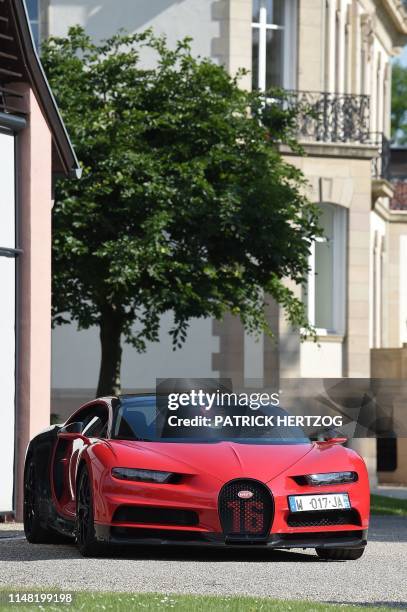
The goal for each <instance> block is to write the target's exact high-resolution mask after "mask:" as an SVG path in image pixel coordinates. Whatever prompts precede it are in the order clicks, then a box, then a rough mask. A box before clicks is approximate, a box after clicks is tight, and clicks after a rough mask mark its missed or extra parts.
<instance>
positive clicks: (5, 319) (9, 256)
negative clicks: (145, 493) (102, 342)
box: [0, 126, 17, 514]
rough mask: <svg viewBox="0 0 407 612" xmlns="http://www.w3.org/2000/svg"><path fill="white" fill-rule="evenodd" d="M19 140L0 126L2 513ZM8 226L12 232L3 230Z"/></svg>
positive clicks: (8, 494)
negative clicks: (16, 158) (16, 152)
mask: <svg viewBox="0 0 407 612" xmlns="http://www.w3.org/2000/svg"><path fill="white" fill-rule="evenodd" d="M15 151H16V139H15V134H14V133H13V132H12V131H10V130H8V129H3V127H1V126H0V158H1V161H2V163H1V166H0V199H1V198H3V199H2V206H1V207H0V215H1V218H0V223H1V222H3V228H2V229H3V232H2V235H1V236H0V280H1V283H2V292H3V296H2V300H1V304H0V313H1V316H0V318H1V321H0V332H1V333H0V337H1V346H0V381H1V388H2V433H3V437H4V443H2V445H1V448H0V483H1V486H0V514H3V513H8V512H12V511H13V510H14V459H15V427H16V415H15V394H16V363H17V356H16V348H17V341H16V332H15V326H16V289H17V279H16V259H15V257H16V255H17V249H16V248H15V237H16V236H15V230H16V189H15V184H16V168H15ZM5 225H7V226H8V230H9V231H4V229H5Z"/></svg>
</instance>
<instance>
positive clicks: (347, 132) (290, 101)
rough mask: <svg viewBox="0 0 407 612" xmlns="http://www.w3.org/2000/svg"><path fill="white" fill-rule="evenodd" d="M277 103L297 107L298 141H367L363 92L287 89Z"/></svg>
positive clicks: (358, 142) (366, 120)
mask: <svg viewBox="0 0 407 612" xmlns="http://www.w3.org/2000/svg"><path fill="white" fill-rule="evenodd" d="M277 99H278V97H276V98H275V99H274V100H277ZM281 103H282V105H283V106H284V107H285V108H290V107H291V108H296V109H297V111H298V115H297V123H298V131H297V138H298V140H299V141H301V142H317V143H335V144H336V143H349V144H371V143H370V142H369V122H370V117H369V104H370V97H369V96H367V95H354V94H338V93H331V92H324V91H322V92H321V91H295V90H288V91H285V92H284V94H282V96H281Z"/></svg>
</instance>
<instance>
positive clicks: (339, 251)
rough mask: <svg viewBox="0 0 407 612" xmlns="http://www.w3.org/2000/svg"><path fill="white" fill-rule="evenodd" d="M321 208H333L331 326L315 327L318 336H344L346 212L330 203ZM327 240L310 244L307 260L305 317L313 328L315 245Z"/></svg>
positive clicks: (320, 239)
mask: <svg viewBox="0 0 407 612" xmlns="http://www.w3.org/2000/svg"><path fill="white" fill-rule="evenodd" d="M322 205H323V206H330V207H332V208H333V211H334V216H333V236H334V238H333V269H334V277H333V287H332V291H333V296H332V297H333V299H332V304H333V313H332V321H333V326H332V328H331V329H326V328H322V327H316V331H317V334H318V335H319V336H328V335H339V336H343V335H344V334H345V306H346V265H347V259H346V252H347V240H346V236H347V231H346V230H347V210H346V209H345V208H343V207H342V206H338V205H336V204H331V203H323V204H322ZM326 241H327V239H326V238H323V237H320V238H316V240H315V241H314V242H313V243H312V244H311V248H310V255H309V259H308V265H309V271H308V278H307V287H306V292H307V316H308V322H309V323H310V325H313V326H315V324H316V321H315V313H316V303H315V276H316V271H315V243H316V242H326Z"/></svg>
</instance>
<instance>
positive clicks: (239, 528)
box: [218, 479, 274, 540]
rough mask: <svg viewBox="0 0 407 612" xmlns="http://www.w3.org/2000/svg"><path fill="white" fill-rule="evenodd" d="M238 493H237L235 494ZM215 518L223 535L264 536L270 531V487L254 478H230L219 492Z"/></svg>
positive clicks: (245, 538) (235, 536)
mask: <svg viewBox="0 0 407 612" xmlns="http://www.w3.org/2000/svg"><path fill="white" fill-rule="evenodd" d="M239 494H240V495H239ZM218 509H219V518H220V522H221V525H222V530H223V533H224V535H225V536H226V537H230V538H232V539H239V538H241V539H242V540H253V539H254V540H256V539H264V538H266V537H267V536H268V534H269V533H270V528H271V523H272V519H273V513H274V502H273V497H272V494H271V492H270V490H269V489H268V488H267V487H266V486H265V485H263V484H262V483H260V482H258V481H257V480H250V479H239V480H231V481H230V482H228V483H227V484H225V485H224V487H223V488H222V490H221V492H220V493H219V500H218Z"/></svg>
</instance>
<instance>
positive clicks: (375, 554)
mask: <svg viewBox="0 0 407 612" xmlns="http://www.w3.org/2000/svg"><path fill="white" fill-rule="evenodd" d="M369 537H370V542H369V544H368V547H367V549H366V552H365V554H364V556H363V557H362V559H360V560H359V561H349V562H342V563H338V562H325V561H319V560H318V558H317V557H316V555H315V554H314V553H313V552H311V551H310V552H302V551H295V552H288V551H254V552H251V551H248V550H246V551H243V552H235V551H230V550H228V551H223V550H210V551H207V550H206V551H204V550H202V549H199V550H197V549H193V550H191V549H182V550H181V549H175V548H171V549H169V548H164V547H158V548H152V547H150V548H146V549H143V550H139V551H137V550H136V551H134V550H131V551H127V552H126V553H122V554H121V555H120V556H117V555H116V556H114V557H109V558H104V559H83V558H81V557H80V556H79V555H78V552H77V551H76V549H75V547H74V546H71V545H59V546H50V545H47V546H45V545H30V544H28V543H27V542H26V541H25V540H24V539H23V535H22V532H21V528H19V526H13V527H11V526H8V528H7V530H6V529H5V526H4V525H3V526H0V587H1V586H3V587H4V586H11V585H12V586H18V587H27V586H39V585H41V586H50V587H51V586H53V587H59V588H63V589H66V590H69V589H82V590H87V589H89V590H106V591H108V590H112V591H159V592H167V593H171V592H173V593H174V592H179V593H200V594H210V593H213V594H231V595H232V594H242V595H243V594H248V595H249V594H250V595H259V596H270V597H277V598H282V599H309V600H314V601H315V600H318V601H323V602H345V603H357V602H362V603H365V604H376V605H380V604H381V605H390V606H394V607H395V608H401V609H407V580H406V579H407V519H406V518H398V517H397V518H396V517H395V518H393V517H374V518H373V520H372V524H371V529H370V533H369Z"/></svg>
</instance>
